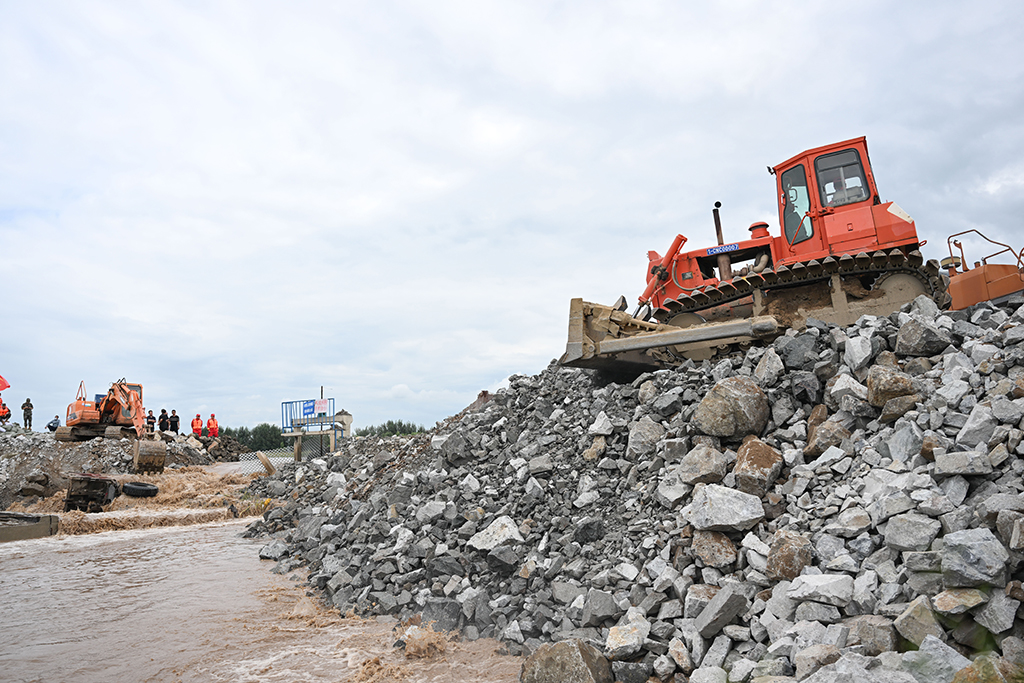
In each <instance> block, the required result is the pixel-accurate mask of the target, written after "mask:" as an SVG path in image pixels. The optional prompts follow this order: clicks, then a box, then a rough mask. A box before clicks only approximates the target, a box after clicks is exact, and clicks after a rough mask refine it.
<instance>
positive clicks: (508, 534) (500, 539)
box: [466, 515, 524, 551]
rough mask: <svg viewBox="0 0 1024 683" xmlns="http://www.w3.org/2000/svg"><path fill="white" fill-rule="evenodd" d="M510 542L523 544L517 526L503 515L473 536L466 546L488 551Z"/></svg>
mask: <svg viewBox="0 0 1024 683" xmlns="http://www.w3.org/2000/svg"><path fill="white" fill-rule="evenodd" d="M512 541H514V542H516V543H523V542H524V539H523V535H522V534H521V533H519V525H518V524H516V523H515V522H514V521H513V520H512V518H511V517H508V516H505V515H503V516H501V517H498V518H497V519H496V520H494V521H493V522H491V523H490V524H489V525H488V526H487V528H486V529H484V530H483V531H479V532H477V533H475V534H473V536H472V537H471V538H470V539H469V540H468V541H467V542H466V545H468V546H469V547H471V548H475V549H477V550H488V551H489V550H493V549H494V548H496V547H498V546H499V545H504V544H505V543H509V542H512Z"/></svg>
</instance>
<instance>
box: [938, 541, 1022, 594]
mask: <svg viewBox="0 0 1024 683" xmlns="http://www.w3.org/2000/svg"><path fill="white" fill-rule="evenodd" d="M942 541H943V546H942V580H943V583H944V585H945V586H946V587H947V588H961V587H963V588H971V587H974V586H982V585H985V584H993V585H997V586H1002V585H1005V583H1006V579H1005V574H1006V562H1007V561H1008V560H1009V559H1010V553H1009V551H1007V550H1006V548H1005V547H1003V544H1002V543H1000V542H999V539H997V538H996V537H995V534H993V533H992V531H991V530H989V529H987V528H981V529H965V530H963V531H956V532H953V533H950V534H946V535H945V536H943V537H942Z"/></svg>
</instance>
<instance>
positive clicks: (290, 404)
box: [281, 398, 334, 432]
mask: <svg viewBox="0 0 1024 683" xmlns="http://www.w3.org/2000/svg"><path fill="white" fill-rule="evenodd" d="M326 415H334V399H333V398H321V399H310V400H308V401H285V402H284V403H282V404H281V430H282V431H284V432H293V431H295V430H297V429H306V430H307V431H309V427H312V426H315V425H316V422H315V420H313V418H316V417H321V416H326Z"/></svg>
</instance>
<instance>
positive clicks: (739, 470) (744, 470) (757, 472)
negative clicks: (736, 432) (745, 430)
mask: <svg viewBox="0 0 1024 683" xmlns="http://www.w3.org/2000/svg"><path fill="white" fill-rule="evenodd" d="M782 465H783V459H782V454H781V453H779V452H778V451H777V450H775V449H774V448H772V447H771V446H769V445H768V444H766V443H765V442H764V441H761V440H760V439H749V440H748V441H746V442H745V443H744V444H743V445H742V446H740V449H739V451H737V453H736V464H735V465H734V466H733V470H732V471H733V475H734V476H735V477H736V488H738V489H739V490H740V491H743V492H744V493H749V494H751V495H753V496H758V497H761V496H763V495H764V494H765V493H766V492H767V491H768V489H769V488H770V487H771V486H772V484H774V483H775V480H776V479H777V478H778V476H779V473H780V472H781V471H782Z"/></svg>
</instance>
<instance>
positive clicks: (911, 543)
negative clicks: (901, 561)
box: [885, 512, 942, 551]
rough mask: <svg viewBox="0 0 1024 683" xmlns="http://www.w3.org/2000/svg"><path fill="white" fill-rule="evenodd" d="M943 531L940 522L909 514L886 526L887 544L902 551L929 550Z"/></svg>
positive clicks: (893, 520)
mask: <svg viewBox="0 0 1024 683" xmlns="http://www.w3.org/2000/svg"><path fill="white" fill-rule="evenodd" d="M941 529H942V523H941V522H939V520H937V519H932V518H931V517H925V516H924V515H919V514H917V513H916V512H907V513H905V514H902V515H896V516H895V517H892V518H890V519H889V521H888V523H887V524H886V525H885V544H886V545H887V546H889V547H890V548H892V549H893V550H900V551H905V550H928V548H930V547H931V544H932V541H934V540H935V537H936V536H938V535H939V531H940V530H941Z"/></svg>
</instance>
